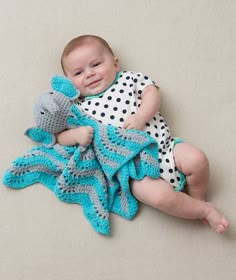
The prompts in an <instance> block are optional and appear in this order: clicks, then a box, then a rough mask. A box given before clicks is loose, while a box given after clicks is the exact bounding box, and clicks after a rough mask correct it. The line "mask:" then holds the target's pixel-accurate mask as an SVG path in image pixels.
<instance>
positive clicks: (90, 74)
mask: <svg viewBox="0 0 236 280" xmlns="http://www.w3.org/2000/svg"><path fill="white" fill-rule="evenodd" d="M86 74H87V78H90V77H92V76H94V75H95V71H94V70H93V69H88V70H87V73H86Z"/></svg>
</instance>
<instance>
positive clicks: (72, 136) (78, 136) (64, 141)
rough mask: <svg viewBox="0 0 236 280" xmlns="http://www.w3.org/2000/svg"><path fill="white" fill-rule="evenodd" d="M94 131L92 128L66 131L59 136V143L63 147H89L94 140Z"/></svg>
mask: <svg viewBox="0 0 236 280" xmlns="http://www.w3.org/2000/svg"><path fill="white" fill-rule="evenodd" d="M93 133H94V130H93V128H92V127H91V126H80V127H78V128H73V129H68V130H64V131H62V132H60V133H58V134H57V143H59V144H60V145H63V146H74V145H77V144H79V145H81V146H87V145H89V144H90V143H91V141H92V140H93Z"/></svg>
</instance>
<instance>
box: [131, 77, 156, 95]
mask: <svg viewBox="0 0 236 280" xmlns="http://www.w3.org/2000/svg"><path fill="white" fill-rule="evenodd" d="M132 80H133V82H134V89H135V93H136V94H138V95H141V94H142V93H143V90H144V89H145V87H147V86H149V85H153V86H156V84H155V83H154V82H153V81H152V80H151V79H150V78H149V77H148V76H147V75H145V74H142V73H133V75H132ZM157 88H158V87H157Z"/></svg>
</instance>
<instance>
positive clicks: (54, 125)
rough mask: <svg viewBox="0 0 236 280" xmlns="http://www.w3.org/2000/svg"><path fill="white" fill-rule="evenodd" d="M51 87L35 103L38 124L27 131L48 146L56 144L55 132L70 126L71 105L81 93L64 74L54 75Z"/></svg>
mask: <svg viewBox="0 0 236 280" xmlns="http://www.w3.org/2000/svg"><path fill="white" fill-rule="evenodd" d="M51 87H52V91H50V92H45V93H43V94H41V95H40V96H39V97H38V98H37V100H36V103H35V105H34V108H33V116H34V120H35V123H36V125H37V126H36V127H31V128H29V129H27V130H26V132H25V135H26V136H28V137H29V138H30V139H32V140H33V141H35V142H39V143H41V144H43V145H45V146H46V147H52V146H53V145H54V144H55V142H56V138H55V134H57V133H59V132H61V131H63V130H65V129H67V128H69V127H68V117H69V116H70V112H71V106H72V105H73V101H74V100H75V99H77V98H78V97H79V95H80V92H79V90H77V89H76V88H75V87H74V85H73V84H72V82H71V81H70V80H69V79H67V78H65V77H62V76H58V75H56V76H53V77H52V80H51Z"/></svg>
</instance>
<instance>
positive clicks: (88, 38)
mask: <svg viewBox="0 0 236 280" xmlns="http://www.w3.org/2000/svg"><path fill="white" fill-rule="evenodd" d="M92 42H98V43H100V44H101V45H102V46H103V47H104V48H105V49H106V50H107V51H108V52H110V54H111V55H112V56H114V53H113V51H112V49H111V47H110V46H109V44H108V43H107V42H106V41H105V40H104V39H103V38H101V37H99V36H96V35H82V36H79V37H76V38H74V39H72V40H71V41H70V42H69V43H68V44H67V45H66V46H65V48H64V50H63V52H62V55H61V67H62V70H63V72H64V74H66V73H65V69H64V65H63V60H64V58H65V57H66V56H67V55H68V54H70V53H71V52H72V51H73V50H74V49H76V48H78V47H80V46H83V45H85V44H88V43H92Z"/></svg>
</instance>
